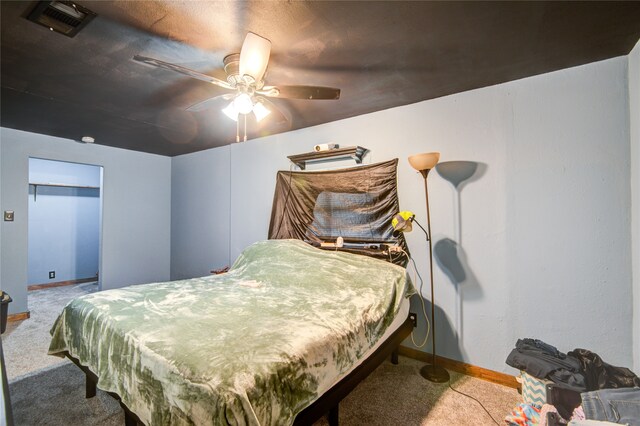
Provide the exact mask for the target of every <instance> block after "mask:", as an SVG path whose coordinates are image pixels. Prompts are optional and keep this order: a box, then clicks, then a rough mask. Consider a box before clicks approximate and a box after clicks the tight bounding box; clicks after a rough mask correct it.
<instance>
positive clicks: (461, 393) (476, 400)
mask: <svg viewBox="0 0 640 426" xmlns="http://www.w3.org/2000/svg"><path fill="white" fill-rule="evenodd" d="M447 385H449V389H451V390H452V391H454V392H457V393H459V394H460V395H464V396H466V397H467V398H471V399H473V400H474V401H475V402H477V403H478V404H480V406H481V407H482V409H483V410H484V411H485V412H486V413H487V414H488V415H489V417H491V420H492V421H493V422H494V423H495V424H497V425H498V426H500V423H498V422H497V421H496V419H494V418H493V416H492V415H491V413H490V412H489V410H487V409H486V408H485V406H484V405H483V404H482V402H480V401H479V400H478V399H476V398H474V397H472V396H471V395H467V394H466V393H464V392H460V391H459V390H457V389H454V388H453V387H452V386H451V380H449V381H448V382H447Z"/></svg>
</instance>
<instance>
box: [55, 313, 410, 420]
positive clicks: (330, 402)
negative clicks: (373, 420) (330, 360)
mask: <svg viewBox="0 0 640 426" xmlns="http://www.w3.org/2000/svg"><path fill="white" fill-rule="evenodd" d="M413 327H415V315H414V314H411V313H410V314H409V316H407V319H406V320H405V321H404V322H403V323H402V325H401V326H400V327H399V328H398V329H397V330H396V331H394V332H393V333H392V334H391V335H390V336H389V338H388V339H387V340H385V341H384V342H383V343H382V344H381V345H380V346H379V347H378V349H376V350H375V351H374V352H373V354H371V356H369V357H368V358H367V359H366V360H365V361H364V362H363V363H362V364H360V365H359V366H357V367H356V368H355V369H354V370H353V371H352V372H351V373H349V374H348V375H347V376H345V377H344V378H343V379H342V380H340V381H339V382H338V383H336V384H335V385H334V386H333V387H331V388H330V389H329V390H327V391H326V392H325V393H324V394H322V396H320V398H318V399H317V400H316V401H315V402H314V403H313V404H311V405H310V406H308V407H307V408H305V409H304V410H302V411H301V412H300V413H298V415H297V416H296V418H295V421H294V423H293V424H294V426H307V425H311V424H313V423H314V422H315V421H317V420H318V419H320V418H321V417H322V416H325V415H326V416H327V420H328V421H329V425H330V426H337V425H338V404H339V403H340V401H342V399H343V398H344V397H346V396H347V395H348V394H349V393H350V392H351V391H352V390H353V389H354V388H355V387H356V386H357V385H358V383H360V382H361V381H362V380H364V379H365V378H366V377H367V376H368V375H369V374H371V373H372V372H373V370H375V369H376V368H377V367H378V366H379V365H380V364H382V362H383V361H384V360H385V359H386V358H387V357H388V356H391V362H392V363H393V364H398V347H399V346H400V343H402V341H403V340H404V339H405V338H407V337H408V336H409V334H411V330H412V329H413ZM64 355H65V356H66V357H67V358H69V359H70V360H71V361H72V362H73V363H74V364H75V365H77V366H78V367H80V369H81V370H82V371H83V372H84V374H85V375H86V385H85V386H86V387H85V396H86V398H92V397H94V396H96V384H97V383H98V376H96V375H95V374H94V373H93V372H92V371H91V370H89V369H88V368H87V367H86V366H84V365H82V364H80V361H78V359H77V358H74V357H73V356H71V354H69V353H68V352H65V353H64ZM107 393H108V394H109V395H111V396H112V397H113V398H115V399H116V400H117V401H118V402H119V403H120V406H121V407H122V409H123V410H124V423H125V426H137V425H142V424H143V423H142V422H141V421H140V419H139V418H138V416H137V415H136V414H135V413H133V412H132V411H131V410H129V408H128V407H127V406H126V405H125V404H124V403H123V402H122V400H121V399H120V396H119V395H118V394H116V393H114V392H107Z"/></svg>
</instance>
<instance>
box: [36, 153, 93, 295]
mask: <svg viewBox="0 0 640 426" xmlns="http://www.w3.org/2000/svg"><path fill="white" fill-rule="evenodd" d="M102 175H103V170H102V167H101V166H95V165H90V164H79V163H70V162H64V161H54V160H48V159H40V158H29V223H28V279H27V286H28V287H27V289H28V290H29V291H34V290H41V289H46V288H49V287H61V286H66V285H77V284H81V283H90V282H97V283H98V284H97V286H98V289H99V288H100V264H101V256H100V248H101V240H102V238H101V231H102Z"/></svg>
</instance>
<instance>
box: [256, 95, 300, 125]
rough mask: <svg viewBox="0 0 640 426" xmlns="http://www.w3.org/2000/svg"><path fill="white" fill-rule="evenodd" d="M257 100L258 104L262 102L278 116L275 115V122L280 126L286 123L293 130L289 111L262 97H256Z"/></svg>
mask: <svg viewBox="0 0 640 426" xmlns="http://www.w3.org/2000/svg"><path fill="white" fill-rule="evenodd" d="M256 100H257V101H258V102H261V103H262V104H263V105H264V106H265V107H266V108H267V109H268V110H269V111H271V112H275V113H276V114H273V115H274V116H275V117H274V118H273V119H272V121H273V122H275V123H279V124H282V123H285V124H287V127H288V128H291V123H292V119H291V113H290V112H289V111H288V110H287V109H283V108H280V107H278V106H277V105H276V104H274V103H273V102H271V101H270V100H269V99H267V98H263V97H262V96H256Z"/></svg>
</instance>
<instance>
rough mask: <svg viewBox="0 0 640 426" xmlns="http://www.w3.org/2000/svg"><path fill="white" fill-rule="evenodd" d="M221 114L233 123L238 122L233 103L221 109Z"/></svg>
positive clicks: (236, 111)
mask: <svg viewBox="0 0 640 426" xmlns="http://www.w3.org/2000/svg"><path fill="white" fill-rule="evenodd" d="M222 112H224V115H226V116H227V117H229V118H230V119H232V120H233V121H238V110H237V109H236V106H235V103H234V101H231V102H229V105H227V106H226V107H225V108H222Z"/></svg>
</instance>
